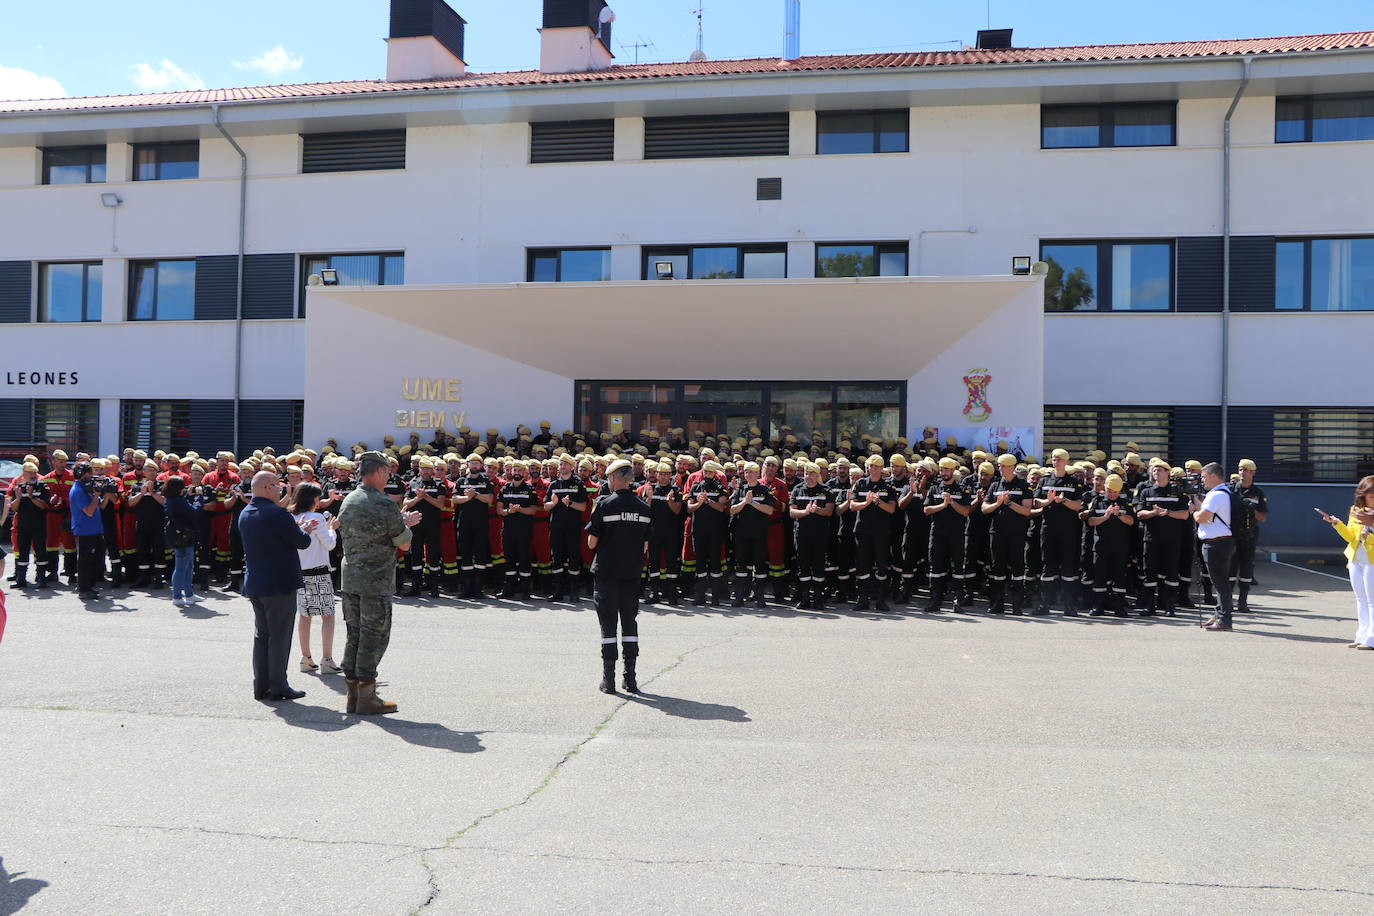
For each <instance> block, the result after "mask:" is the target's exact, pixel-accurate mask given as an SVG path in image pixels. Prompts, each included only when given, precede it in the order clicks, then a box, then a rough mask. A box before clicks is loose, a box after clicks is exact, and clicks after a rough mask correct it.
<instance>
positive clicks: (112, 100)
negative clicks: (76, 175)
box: [0, 31, 1374, 113]
mask: <svg viewBox="0 0 1374 916" xmlns="http://www.w3.org/2000/svg"><path fill="white" fill-rule="evenodd" d="M1369 47H1374V31H1370V32H1339V33H1334V34H1328V35H1292V36H1287V37H1281V38H1239V39H1230V40H1226V41H1172V42H1156V43H1153V44H1130V45H1080V46H1076V47H1061V48H1006V49H1001V50H977V49H974V48H965V49H964V50H961V51H920V52H903V53H889V54H828V55H821V56H816V57H802V58H798V59H797V60H792V61H787V60H780V59H778V58H749V59H745V60H707V61H699V62H683V63H659V64H631V65H621V66H613V67H611V68H609V69H606V70H595V71H592V72H589V73H541V72H539V71H538V70H516V71H511V72H507V73H469V74H467V75H466V76H460V77H451V78H446V79H434V80H414V81H408V82H395V83H389V82H387V81H385V80H345V81H342V82H336V83H298V84H294V85H283V86H248V87H245V88H240V89H198V90H191V91H186V92H156V93H148V94H144V95H111V96H87V97H80V98H65V99H34V100H26V101H15V102H0V113H3V112H26V111H81V110H93V109H108V108H145V107H160V106H174V105H206V104H209V103H211V102H254V101H264V100H275V99H293V98H320V97H326V96H343V95H355V94H359V93H372V92H398V93H399V92H423V91H425V90H451V89H466V88H474V89H476V88H482V87H494V86H537V85H559V84H568V83H602V82H612V81H616V80H641V79H667V78H673V77H692V76H732V75H740V74H751V73H764V74H766V73H795V72H806V71H834V70H884V69H904V68H920V67H946V66H958V65H968V64H982V65H988V64H1036V63H1069V62H1075V61H1124V60H1161V59H1181V58H1194V57H1226V56H1239V55H1244V54H1283V53H1292V52H1302V51H1333V50H1340V49H1345V48H1369Z"/></svg>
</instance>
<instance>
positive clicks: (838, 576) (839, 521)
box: [825, 456, 854, 604]
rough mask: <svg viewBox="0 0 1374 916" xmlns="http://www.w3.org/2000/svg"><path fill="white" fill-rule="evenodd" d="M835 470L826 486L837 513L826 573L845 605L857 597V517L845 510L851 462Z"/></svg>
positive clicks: (832, 518)
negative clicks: (855, 584) (855, 555)
mask: <svg viewBox="0 0 1374 916" xmlns="http://www.w3.org/2000/svg"><path fill="white" fill-rule="evenodd" d="M832 468H833V470H834V473H833V475H832V476H831V478H830V479H829V480H828V481H826V483H825V485H826V487H827V488H828V489H829V490H830V495H831V497H832V498H833V499H834V502H835V513H834V514H833V515H832V516H830V543H829V546H828V548H827V553H826V569H825V571H826V575H827V577H829V579H830V580H831V582H830V584H831V585H832V586H833V588H834V595H835V600H836V601H837V602H838V603H840V604H844V603H845V602H846V601H850V600H852V599H853V597H854V592H853V584H854V580H853V576H854V516H853V515H852V514H850V513H848V512H845V511H844V510H843V509H842V508H841V506H842V504H843V503H844V502H845V501H846V500H847V498H848V494H849V459H848V458H845V457H843V456H841V457H839V458H837V459H836V460H835V464H834V465H832Z"/></svg>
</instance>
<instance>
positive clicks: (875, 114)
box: [816, 108, 911, 156]
mask: <svg viewBox="0 0 1374 916" xmlns="http://www.w3.org/2000/svg"><path fill="white" fill-rule="evenodd" d="M896 114H900V115H902V116H903V117H905V119H906V129H905V130H904V131H903V133H904V134H905V136H906V143H905V144H904V148H903V149H899V150H895V149H890V150H882V149H879V148H878V147H879V146H881V145H882V134H883V131H882V117H883V116H884V115H896ZM865 115H866V116H868V117H871V118H872V119H873V149H871V150H867V151H865V152H857V153H855V152H833V153H827V152H823V151H822V150H821V137H822V136H824V135H825V131H823V130H822V129H821V122H822V121H824V120H825V118H827V117H850V118H852V117H859V116H865ZM910 152H911V109H910V108H861V109H855V110H853V111H845V110H838V111H818V112H816V155H817V156H894V155H896V156H899V155H902V154H903V153H910Z"/></svg>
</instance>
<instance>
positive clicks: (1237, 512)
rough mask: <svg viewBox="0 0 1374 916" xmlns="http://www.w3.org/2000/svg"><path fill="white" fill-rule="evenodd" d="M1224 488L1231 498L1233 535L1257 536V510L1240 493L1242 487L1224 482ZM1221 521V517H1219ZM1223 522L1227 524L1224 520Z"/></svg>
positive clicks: (1238, 536)
mask: <svg viewBox="0 0 1374 916" xmlns="http://www.w3.org/2000/svg"><path fill="white" fill-rule="evenodd" d="M1222 489H1223V490H1225V491H1226V495H1227V496H1228V497H1229V498H1230V500H1231V525H1230V528H1231V535H1232V537H1237V538H1244V537H1254V536H1255V510H1254V507H1253V506H1251V505H1250V503H1249V501H1247V500H1246V498H1245V497H1244V496H1242V495H1241V493H1240V487H1238V486H1236V485H1235V484H1233V483H1227V484H1222ZM1218 521H1220V519H1218ZM1222 524H1225V523H1224V522H1223V523H1222Z"/></svg>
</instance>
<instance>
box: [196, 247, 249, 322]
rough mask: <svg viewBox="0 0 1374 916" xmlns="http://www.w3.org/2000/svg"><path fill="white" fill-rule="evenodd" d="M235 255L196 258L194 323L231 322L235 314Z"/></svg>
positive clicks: (237, 275) (236, 306) (237, 269)
mask: <svg viewBox="0 0 1374 916" xmlns="http://www.w3.org/2000/svg"><path fill="white" fill-rule="evenodd" d="M238 278H239V259H238V256H237V255H232V254H226V255H212V256H209V257H203V258H196V320H197V321H232V320H233V319H234V315H235V313H236V312H237V310H238V301H237V300H238V292H237V287H238Z"/></svg>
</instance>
